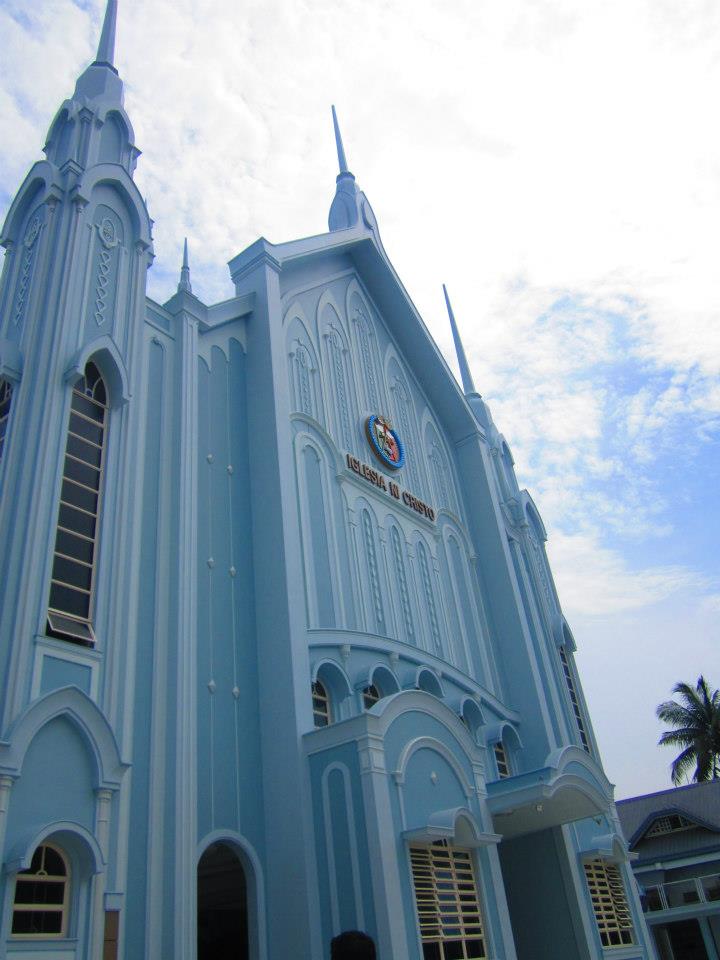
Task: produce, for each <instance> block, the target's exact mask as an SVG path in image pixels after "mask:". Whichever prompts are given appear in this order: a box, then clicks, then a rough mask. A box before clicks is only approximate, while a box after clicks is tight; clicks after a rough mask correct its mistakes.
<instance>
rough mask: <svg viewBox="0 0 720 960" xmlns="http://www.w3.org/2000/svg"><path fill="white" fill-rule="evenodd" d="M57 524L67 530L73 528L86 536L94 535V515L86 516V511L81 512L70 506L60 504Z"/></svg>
mask: <svg viewBox="0 0 720 960" xmlns="http://www.w3.org/2000/svg"><path fill="white" fill-rule="evenodd" d="M59 524H60V526H61V527H65V528H66V529H67V530H74V531H76V532H77V533H82V534H83V535H84V536H86V537H94V536H95V517H91V516H88V514H87V513H81V512H80V511H79V510H74V509H73V508H72V507H68V506H66V505H65V504H64V503H62V504H60V517H59Z"/></svg>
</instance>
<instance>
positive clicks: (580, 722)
mask: <svg viewBox="0 0 720 960" xmlns="http://www.w3.org/2000/svg"><path fill="white" fill-rule="evenodd" d="M558 649H559V651H560V662H561V663H562V668H563V673H564V674H565V683H566V684H567V688H568V693H569V694H570V703H571V704H572V709H573V714H574V716H575V723H576V724H577V728H578V733H579V734H580V742H581V743H582V745H583V750H587V752H588V753H590V741H589V739H588V735H587V731H586V729H585V720H584V719H583V715H582V710H581V708H580V701H579V700H578V695H577V690H576V689H575V679H574V677H573V675H572V669H571V667H570V661H569V660H568V658H567V653H566V652H565V647H558Z"/></svg>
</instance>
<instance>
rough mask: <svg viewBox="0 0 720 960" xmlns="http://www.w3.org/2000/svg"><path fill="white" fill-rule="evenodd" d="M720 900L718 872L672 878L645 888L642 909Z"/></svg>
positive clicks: (650, 910) (651, 910)
mask: <svg viewBox="0 0 720 960" xmlns="http://www.w3.org/2000/svg"><path fill="white" fill-rule="evenodd" d="M715 900H720V873H713V874H710V876H707V877H692V878H691V879H689V880H674V881H672V882H671V883H659V884H657V885H655V886H652V887H646V888H645V896H644V898H643V909H644V910H645V912H646V913H652V912H653V911H656V910H672V909H674V908H675V907H686V906H688V905H690V904H693V903H712V902H713V901H715Z"/></svg>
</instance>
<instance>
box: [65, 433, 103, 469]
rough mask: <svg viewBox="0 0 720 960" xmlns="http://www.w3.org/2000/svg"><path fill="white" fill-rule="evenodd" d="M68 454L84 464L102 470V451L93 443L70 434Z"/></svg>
mask: <svg viewBox="0 0 720 960" xmlns="http://www.w3.org/2000/svg"><path fill="white" fill-rule="evenodd" d="M67 452H68V453H70V454H72V455H73V457H77V458H78V459H79V460H82V461H83V462H84V463H89V464H90V465H91V466H93V467H96V468H97V469H98V470H99V469H100V456H101V452H102V451H101V450H100V448H99V447H95V446H93V444H92V443H88V442H87V441H86V440H81V439H80V437H74V436H73V435H72V434H68V442H67Z"/></svg>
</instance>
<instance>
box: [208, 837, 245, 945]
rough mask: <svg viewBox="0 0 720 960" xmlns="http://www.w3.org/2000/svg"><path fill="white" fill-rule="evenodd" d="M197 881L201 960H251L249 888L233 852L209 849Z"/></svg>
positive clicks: (221, 846)
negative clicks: (248, 907)
mask: <svg viewBox="0 0 720 960" xmlns="http://www.w3.org/2000/svg"><path fill="white" fill-rule="evenodd" d="M197 880H198V882H197V898H198V952H197V955H198V960H248V925H247V885H246V883H245V871H244V870H243V868H242V864H241V863H240V860H239V859H238V857H237V855H236V854H235V853H234V852H233V850H232V848H231V847H229V846H228V845H227V844H225V843H213V844H212V845H211V846H209V847H208V848H207V850H206V851H205V853H203V855H202V857H201V858H200V863H199V864H198V878H197Z"/></svg>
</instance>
